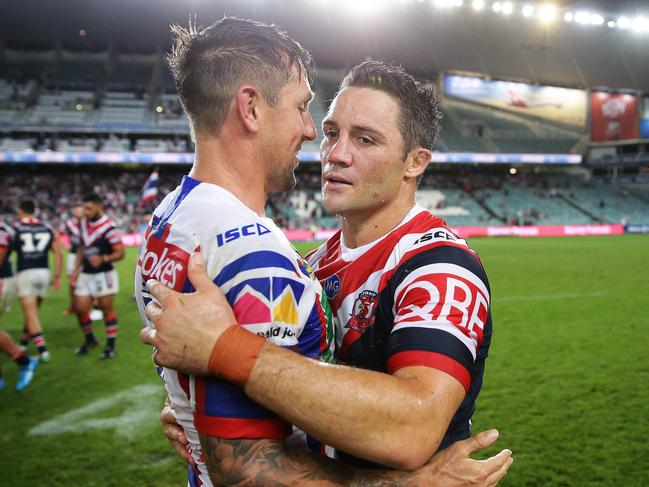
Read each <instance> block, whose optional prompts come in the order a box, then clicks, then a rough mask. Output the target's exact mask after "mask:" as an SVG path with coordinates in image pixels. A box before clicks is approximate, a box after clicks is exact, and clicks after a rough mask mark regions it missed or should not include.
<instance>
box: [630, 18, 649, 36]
mask: <svg viewBox="0 0 649 487" xmlns="http://www.w3.org/2000/svg"><path fill="white" fill-rule="evenodd" d="M631 28H632V29H633V30H634V31H635V32H649V21H648V20H647V19H646V18H644V17H636V18H635V19H633V24H632V25H631Z"/></svg>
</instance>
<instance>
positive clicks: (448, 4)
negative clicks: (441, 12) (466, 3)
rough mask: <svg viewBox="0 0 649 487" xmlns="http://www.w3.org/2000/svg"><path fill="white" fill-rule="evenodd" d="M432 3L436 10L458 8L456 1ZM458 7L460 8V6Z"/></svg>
mask: <svg viewBox="0 0 649 487" xmlns="http://www.w3.org/2000/svg"><path fill="white" fill-rule="evenodd" d="M433 3H434V4H435V6H436V7H438V8H451V7H458V4H457V0H435V1H434V2H433ZM459 6H462V4H460V5H459Z"/></svg>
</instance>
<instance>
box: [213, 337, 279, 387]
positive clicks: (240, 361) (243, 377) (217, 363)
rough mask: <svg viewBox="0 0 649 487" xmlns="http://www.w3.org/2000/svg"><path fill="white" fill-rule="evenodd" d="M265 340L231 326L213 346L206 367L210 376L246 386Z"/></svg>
mask: <svg viewBox="0 0 649 487" xmlns="http://www.w3.org/2000/svg"><path fill="white" fill-rule="evenodd" d="M264 343H266V339H265V338H264V337H262V336H260V335H255V334H254V333H251V332H249V331H248V330H246V329H245V328H243V327H241V326H239V325H232V326H230V327H229V328H228V329H227V330H225V331H224V332H223V334H222V335H221V337H220V338H219V339H218V340H217V341H216V343H215V344H214V348H212V354H211V355H210V361H209V363H208V365H207V367H208V369H209V371H210V374H212V375H216V376H218V377H221V378H223V379H225V380H227V381H228V382H231V383H233V384H236V385H238V386H240V387H243V386H245V385H246V382H248V379H249V378H250V374H251V373H252V368H253V367H254V366H255V362H256V361H257V357H258V356H259V352H260V351H261V348H262V347H263V346H264Z"/></svg>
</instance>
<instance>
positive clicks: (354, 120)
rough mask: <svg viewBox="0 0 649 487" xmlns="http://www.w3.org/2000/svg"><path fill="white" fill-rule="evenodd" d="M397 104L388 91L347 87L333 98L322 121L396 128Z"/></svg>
mask: <svg viewBox="0 0 649 487" xmlns="http://www.w3.org/2000/svg"><path fill="white" fill-rule="evenodd" d="M398 117H399V105H398V103H397V101H396V100H395V99H394V98H393V97H392V96H391V95H389V94H388V93H386V92H384V91H380V90H375V89H372V88H357V87H348V88H345V89H343V90H342V91H341V92H340V93H338V95H336V97H335V98H334V100H333V102H332V103H331V106H330V107H329V112H328V113H327V116H326V117H325V119H324V121H323V123H335V124H336V125H340V126H342V125H349V126H355V125H361V126H367V127H376V128H377V129H378V128H381V129H382V130H384V131H385V130H390V129H393V130H398V126H397V120H398Z"/></svg>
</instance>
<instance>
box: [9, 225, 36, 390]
mask: <svg viewBox="0 0 649 487" xmlns="http://www.w3.org/2000/svg"><path fill="white" fill-rule="evenodd" d="M13 234H14V231H13V229H12V228H11V227H10V226H8V225H5V224H4V223H1V222H0V318H1V317H2V315H3V314H4V313H5V312H6V311H8V310H9V307H10V306H11V302H12V301H13V299H14V298H15V297H16V278H15V277H14V275H13V269H12V267H11V248H12V241H13ZM0 350H2V351H3V352H4V353H6V354H7V355H8V356H9V357H10V358H11V360H13V361H14V362H15V363H16V365H18V370H19V372H18V382H17V383H16V390H18V391H22V390H23V389H24V388H25V387H27V386H28V385H29V383H30V382H31V381H32V378H33V377H34V370H35V369H36V366H37V365H38V359H37V358H30V357H27V356H26V355H25V352H23V351H22V350H21V349H20V348H18V347H17V346H16V344H15V342H14V341H13V339H12V338H11V337H10V336H9V335H8V334H7V333H5V332H4V331H0ZM5 385H6V384H5V381H4V379H3V377H2V370H0V390H1V389H4V388H5Z"/></svg>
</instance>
